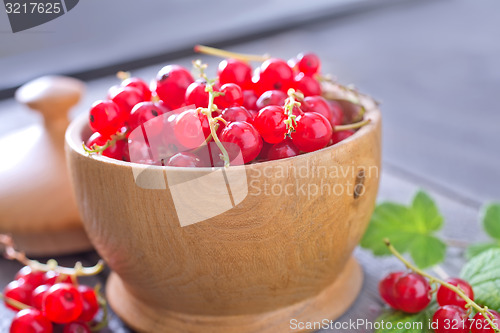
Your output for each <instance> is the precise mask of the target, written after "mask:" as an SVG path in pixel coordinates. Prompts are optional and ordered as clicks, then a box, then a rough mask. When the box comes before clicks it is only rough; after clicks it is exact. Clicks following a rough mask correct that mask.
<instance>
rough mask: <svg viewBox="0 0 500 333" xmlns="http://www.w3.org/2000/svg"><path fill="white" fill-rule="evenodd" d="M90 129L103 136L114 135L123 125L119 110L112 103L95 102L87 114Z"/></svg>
mask: <svg viewBox="0 0 500 333" xmlns="http://www.w3.org/2000/svg"><path fill="white" fill-rule="evenodd" d="M89 124H90V128H91V129H92V130H93V131H94V132H99V133H101V134H103V135H111V134H115V133H116V132H118V131H119V130H120V128H121V127H122V126H123V124H124V119H123V118H121V116H120V108H119V107H118V105H116V103H114V102H112V101H97V102H95V103H94V104H93V105H92V108H91V109H90V113H89Z"/></svg>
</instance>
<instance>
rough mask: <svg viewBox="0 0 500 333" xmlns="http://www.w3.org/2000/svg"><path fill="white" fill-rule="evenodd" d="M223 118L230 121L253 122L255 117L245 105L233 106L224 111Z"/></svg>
mask: <svg viewBox="0 0 500 333" xmlns="http://www.w3.org/2000/svg"><path fill="white" fill-rule="evenodd" d="M222 118H224V119H225V120H227V121H228V122H234V121H246V122H247V123H252V122H253V117H252V114H251V113H250V112H248V110H247V109H245V108H244V107H243V106H233V107H230V108H227V109H225V110H224V111H222Z"/></svg>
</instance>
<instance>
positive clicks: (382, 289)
mask: <svg viewBox="0 0 500 333" xmlns="http://www.w3.org/2000/svg"><path fill="white" fill-rule="evenodd" d="M403 274H404V272H394V273H391V274H389V275H387V276H386V277H385V278H384V279H383V280H382V281H380V283H379V284H378V291H379V293H380V297H382V299H383V300H384V301H385V302H386V303H387V304H389V305H390V306H391V307H392V308H394V309H399V306H398V304H397V302H396V298H395V296H394V285H395V284H396V281H397V280H398V279H399V277H400V276H402V275H403Z"/></svg>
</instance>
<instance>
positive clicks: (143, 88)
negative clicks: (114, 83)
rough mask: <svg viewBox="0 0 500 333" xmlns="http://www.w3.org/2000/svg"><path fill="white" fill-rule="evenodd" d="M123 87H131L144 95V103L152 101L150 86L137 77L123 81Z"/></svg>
mask: <svg viewBox="0 0 500 333" xmlns="http://www.w3.org/2000/svg"><path fill="white" fill-rule="evenodd" d="M122 86H123V87H131V88H135V89H137V90H139V91H140V92H141V93H142V99H143V100H144V101H150V100H151V90H150V89H149V86H148V84H147V83H146V82H144V81H143V80H141V79H139V78H137V77H131V78H128V79H125V80H123V82H122Z"/></svg>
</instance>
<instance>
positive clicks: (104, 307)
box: [91, 284, 109, 332]
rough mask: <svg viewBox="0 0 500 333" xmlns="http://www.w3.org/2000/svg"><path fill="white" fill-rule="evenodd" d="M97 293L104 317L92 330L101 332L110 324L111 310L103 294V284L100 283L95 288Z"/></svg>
mask: <svg viewBox="0 0 500 333" xmlns="http://www.w3.org/2000/svg"><path fill="white" fill-rule="evenodd" d="M94 291H95V294H96V295H97V302H98V303H99V307H100V308H101V309H102V319H101V321H100V322H99V323H98V324H96V325H95V326H92V327H91V330H92V332H99V331H100V330H102V329H104V328H105V327H107V326H108V321H109V312H108V303H107V302H106V298H104V296H103V295H102V292H101V285H100V284H98V285H96V286H95V288H94Z"/></svg>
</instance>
